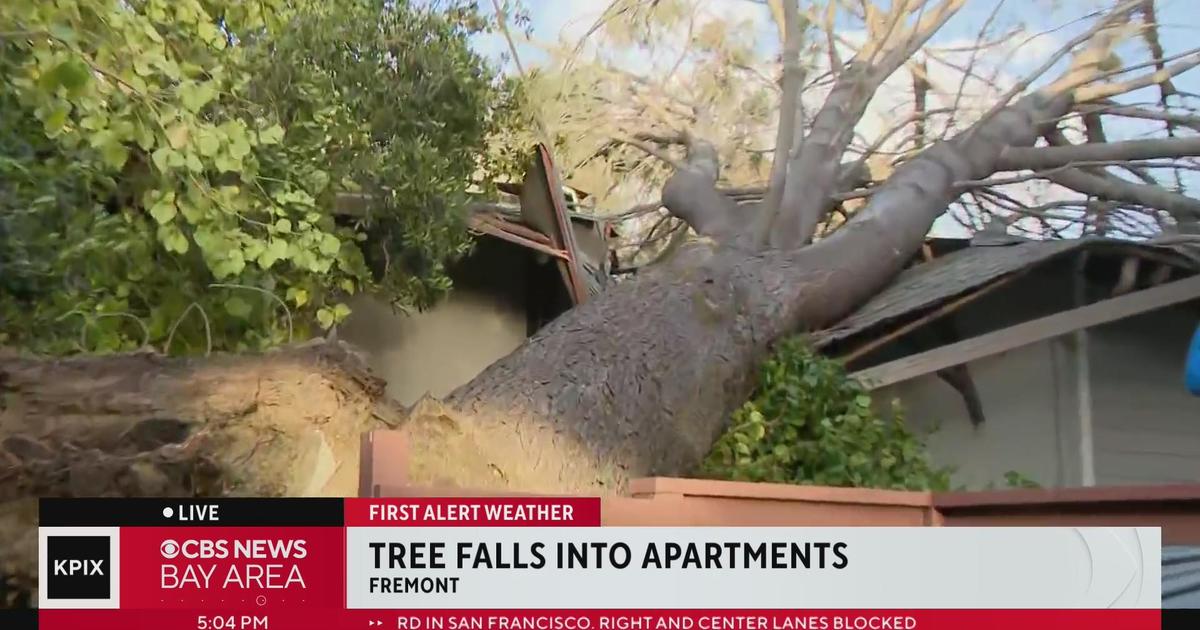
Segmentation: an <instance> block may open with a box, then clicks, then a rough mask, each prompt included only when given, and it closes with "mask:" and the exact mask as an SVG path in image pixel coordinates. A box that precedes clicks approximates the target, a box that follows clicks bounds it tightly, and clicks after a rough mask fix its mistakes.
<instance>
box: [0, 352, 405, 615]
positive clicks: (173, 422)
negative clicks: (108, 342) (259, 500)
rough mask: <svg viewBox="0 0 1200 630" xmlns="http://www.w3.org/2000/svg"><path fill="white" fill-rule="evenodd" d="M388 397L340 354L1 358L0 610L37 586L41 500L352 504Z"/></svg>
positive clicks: (347, 355)
mask: <svg viewBox="0 0 1200 630" xmlns="http://www.w3.org/2000/svg"><path fill="white" fill-rule="evenodd" d="M383 391H384V383H383V382H382V381H381V380H379V379H377V378H375V377H373V376H372V375H371V374H370V373H369V372H368V371H367V370H366V368H365V367H364V364H363V363H362V362H361V361H360V360H359V359H358V358H357V357H356V356H354V355H353V354H352V353H350V352H349V351H348V350H347V348H346V347H344V346H341V345H338V344H325V343H318V344H307V345H304V346H299V347H293V348H288V349H285V350H280V351H277V352H271V353H267V354H265V355H259V356H244V357H240V356H217V357H213V358H211V359H197V360H183V359H169V358H166V357H162V356H159V355H154V354H134V355H123V356H112V357H81V358H71V359H61V360H49V359H34V358H26V357H16V356H0V540H3V541H4V544H3V545H0V596H2V595H4V593H5V590H6V588H7V590H8V592H9V593H10V594H11V593H29V592H31V591H32V590H33V588H34V587H35V586H36V575H37V530H36V522H37V519H36V515H37V504H36V499H35V497H38V496H67V497H70V496H218V495H244V496H281V495H282V496H317V495H326V496H353V495H354V494H355V492H356V489H357V483H358V455H359V444H360V439H361V436H362V433H363V432H365V431H368V430H370V429H371V428H373V427H375V426H378V424H379V420H378V418H379V417H380V416H384V417H386V416H387V415H389V414H390V413H392V409H391V406H390V405H389V403H388V401H387V400H386V399H385V398H384V396H383ZM6 583H7V584H6ZM4 605H5V602H3V601H0V607H4Z"/></svg>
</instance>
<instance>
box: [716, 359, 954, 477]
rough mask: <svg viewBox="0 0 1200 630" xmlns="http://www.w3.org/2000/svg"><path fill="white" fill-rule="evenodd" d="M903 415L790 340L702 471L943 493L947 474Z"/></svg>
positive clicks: (839, 367) (770, 363) (836, 367)
mask: <svg viewBox="0 0 1200 630" xmlns="http://www.w3.org/2000/svg"><path fill="white" fill-rule="evenodd" d="M901 411H902V410H901V409H900V408H899V406H898V405H895V406H894V413H893V415H892V417H891V418H889V419H885V418H883V417H881V416H880V415H879V414H878V413H877V412H876V411H875V410H874V409H873V408H872V401H871V396H870V395H869V394H868V393H867V391H866V390H865V389H864V388H863V387H862V386H861V385H860V384H859V383H858V382H857V381H854V380H853V379H850V378H849V377H848V376H847V375H846V372H845V370H844V369H843V367H842V365H841V364H840V363H838V362H837V361H835V360H833V359H829V358H826V357H823V356H821V355H819V354H816V353H814V352H812V350H811V349H810V348H809V347H808V346H807V345H805V343H804V341H803V339H800V338H794V339H789V340H787V341H785V342H783V343H782V344H780V347H779V348H778V349H777V350H776V351H775V353H774V354H773V355H772V357H771V358H770V359H768V360H767V361H766V362H764V363H763V366H762V368H761V370H760V372H759V384H758V389H757V390H756V391H755V393H754V395H753V396H752V397H751V398H750V400H749V401H748V402H747V403H746V404H744V405H743V406H742V407H741V408H740V409H738V410H737V411H736V412H735V413H734V414H733V419H732V422H731V423H730V427H729V429H728V430H727V431H726V432H725V434H724V435H723V436H722V437H721V438H720V439H719V440H717V443H716V445H714V447H713V451H712V453H710V454H709V456H708V458H707V459H706V460H705V462H704V465H703V467H702V470H703V472H704V473H705V474H707V475H708V476H712V477H716V478H722V479H733V480H739V481H768V482H776V483H803V484H815V485H820V486H851V487H867V488H889V489H897V490H944V489H948V488H949V479H950V471H949V470H948V469H942V468H935V467H933V466H931V465H930V464H929V460H928V459H927V457H926V454H925V445H924V444H923V443H922V442H921V440H920V438H919V436H917V435H915V434H913V433H912V431H910V430H909V429H908V428H907V427H906V426H905V424H904V416H903V413H901Z"/></svg>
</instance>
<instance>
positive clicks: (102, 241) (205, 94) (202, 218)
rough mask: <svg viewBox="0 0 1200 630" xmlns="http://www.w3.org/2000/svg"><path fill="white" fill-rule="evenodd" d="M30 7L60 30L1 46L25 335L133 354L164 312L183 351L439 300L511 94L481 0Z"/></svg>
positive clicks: (4, 164) (3, 255) (29, 26)
mask: <svg viewBox="0 0 1200 630" xmlns="http://www.w3.org/2000/svg"><path fill="white" fill-rule="evenodd" d="M0 4H2V3H0ZM26 5H28V6H29V7H30V8H29V9H25V8H23V7H25V6H26ZM35 5H36V6H35ZM5 6H7V5H5ZM15 6H17V7H19V8H18V9H17V10H18V11H19V14H18V16H17V20H16V23H17V24H18V26H19V27H20V28H19V29H14V30H21V31H30V32H40V33H49V35H50V37H40V38H22V37H14V38H9V39H7V40H5V41H4V44H5V45H4V46H2V47H0V112H2V114H0V181H2V182H4V194H3V195H0V268H2V269H3V273H0V335H3V336H4V339H6V341H5V343H12V344H15V345H21V346H26V347H29V348H31V349H33V350H35V351H38V352H50V353H68V352H80V351H85V352H87V351H112V350H119V349H129V348H131V347H134V346H136V345H138V344H140V343H142V339H143V336H144V333H143V332H142V329H141V325H145V327H146V330H147V331H148V332H149V337H150V342H151V343H155V344H163V343H164V342H165V338H166V336H167V335H168V333H169V331H172V330H174V331H175V335H174V337H173V339H172V343H171V347H170V348H169V349H167V350H169V351H170V352H180V353H186V352H196V351H203V350H205V349H207V348H208V346H209V345H211V346H212V348H213V349H215V350H231V349H232V350H239V349H247V348H263V347H266V346H270V345H272V344H276V343H280V342H282V341H284V340H286V339H287V338H288V336H287V333H288V330H289V328H290V329H293V330H294V332H295V334H296V336H297V337H299V338H303V336H305V335H309V334H314V333H315V332H316V331H317V330H319V328H320V327H322V326H330V325H335V324H336V323H337V322H339V321H342V320H344V319H345V318H346V317H347V316H348V315H349V309H348V308H347V307H346V306H345V304H343V303H342V302H343V300H344V298H345V297H346V296H347V295H349V294H352V293H357V292H359V291H366V290H378V291H381V292H383V293H384V294H386V295H387V297H388V298H390V299H392V300H394V301H396V302H398V303H400V304H404V305H413V306H417V305H425V304H429V303H431V302H432V301H434V300H436V299H438V298H439V297H440V296H442V295H443V294H444V293H445V292H446V291H447V290H448V289H449V286H450V283H449V279H448V278H447V276H446V273H445V262H446V261H447V260H449V259H452V258H454V257H455V256H459V255H462V254H463V253H465V252H466V251H467V249H468V248H469V246H470V239H469V237H468V234H467V232H466V229H465V226H464V225H463V224H462V221H461V218H460V217H459V216H458V213H457V211H456V208H458V207H460V206H461V204H462V203H463V200H464V197H465V190H466V186H467V184H468V182H470V181H471V179H472V177H474V176H475V169H476V165H477V164H478V163H479V160H477V159H476V158H477V157H478V155H479V153H480V152H481V151H482V149H483V147H484V142H485V140H486V137H487V134H488V132H489V124H491V123H490V122H489V121H491V120H492V115H491V112H492V110H493V105H494V103H493V99H494V98H495V97H496V95H497V93H496V92H495V90H494V88H493V86H492V79H493V75H492V74H491V73H490V72H489V71H488V69H487V67H486V65H485V64H484V62H483V60H482V59H480V58H479V57H477V56H475V55H474V53H472V52H471V49H470V47H469V45H468V44H469V42H468V40H467V30H466V29H465V28H464V23H465V20H466V18H467V17H469V14H470V11H469V10H466V9H463V10H461V11H460V10H459V9H455V12H454V13H453V14H443V13H438V12H436V11H434V10H431V9H428V8H418V7H415V6H413V5H412V3H383V4H379V3H362V2H358V1H357V0H332V4H330V3H316V4H313V3H292V2H286V1H285V0H262V1H261V2H253V3H245V2H239V1H238V0H204V2H195V1H194V0H183V1H181V2H166V1H164V0H152V1H149V2H136V3H122V2H116V1H115V0H77V1H75V2H59V3H54V2H49V3H34V4H29V3H24V4H22V3H19V2H18V3H17V5H15ZM6 11H7V9H0V17H11V14H9V13H6ZM230 42H237V45H228V44H229V43H230ZM348 44H352V45H348ZM394 50H402V51H404V54H403V56H402V58H401V59H400V60H399V61H398V62H397V61H395V58H394V57H390V55H392V54H393V52H392V51H394ZM387 59H392V61H384V60H387ZM364 190H371V191H396V192H395V193H394V194H388V193H387V192H384V193H382V194H379V195H377V198H376V200H375V201H373V202H372V207H371V213H370V216H368V217H364V218H363V219H362V220H361V221H358V222H356V223H355V224H354V226H353V227H348V226H347V224H346V222H345V221H344V220H342V219H340V218H335V208H334V200H335V199H336V197H337V195H338V193H341V192H349V191H355V192H359V191H364ZM114 210H115V212H114ZM410 262H411V263H412V264H409V263H410ZM385 268H386V269H388V270H389V273H387V274H386V275H384V276H383V277H382V279H379V278H377V277H376V276H375V274H374V273H372V270H373V269H375V270H382V269H385ZM48 277H52V278H69V279H70V282H69V283H65V284H63V283H58V284H60V285H62V286H52V285H51V284H47V283H46V282H45V281H44V278H48ZM214 285H230V286H232V285H237V286H239V287H243V288H242V289H238V290H237V291H233V290H231V289H229V288H228V287H223V288H214ZM260 292H266V293H267V294H270V295H273V296H276V297H278V298H279V299H280V300H286V302H287V304H288V308H289V309H290V314H291V316H292V317H291V321H290V322H289V321H288V318H287V317H286V316H285V313H284V311H283V309H281V308H276V305H278V302H272V301H271V300H270V299H269V298H267V297H266V295H265V294H264V295H258V293H260ZM260 298H261V299H260ZM269 304H274V305H272V306H270V307H267V306H264V305H269ZM117 312H119V313H121V316H119V317H100V318H97V317H94V316H93V315H92V314H93V313H105V314H107V313H117ZM78 313H87V315H86V316H80V315H78ZM85 319H86V320H87V321H88V322H90V323H88V324H87V325H88V326H89V328H88V334H87V335H83V337H85V338H86V341H85V342H80V338H81V335H80V326H81V324H82V323H83V321H84V320H85ZM101 329H103V330H101ZM160 347H161V346H160Z"/></svg>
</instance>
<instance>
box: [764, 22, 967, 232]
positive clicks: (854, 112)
mask: <svg viewBox="0 0 1200 630" xmlns="http://www.w3.org/2000/svg"><path fill="white" fill-rule="evenodd" d="M964 3H965V0H943V2H941V3H939V4H938V6H937V7H936V8H935V9H934V10H932V11H930V12H929V13H928V14H927V15H924V16H922V18H921V19H920V20H918V22H917V24H916V25H915V26H914V27H912V28H911V29H907V31H906V33H904V36H903V37H897V38H894V39H893V40H892V41H891V42H890V43H888V44H886V45H887V46H889V47H888V48H886V49H885V50H871V47H866V48H864V49H863V51H860V53H859V54H858V55H855V57H854V59H851V60H850V63H849V64H847V66H846V69H845V71H844V72H843V73H842V74H841V76H839V77H838V79H837V82H836V83H835V84H834V86H833V89H832V90H831V91H830V93H829V95H828V96H827V97H826V99H825V103H824V105H823V106H822V107H821V109H820V110H819V111H818V112H817V114H816V116H815V117H814V119H813V124H812V128H811V129H810V130H809V134H808V137H807V138H806V139H805V140H804V142H802V143H800V146H799V147H798V148H797V149H796V155H795V157H794V158H792V160H791V161H790V164H789V165H788V178H787V181H786V182H785V183H784V191H783V199H782V202H781V206H780V207H781V210H780V213H779V217H778V219H777V220H776V221H775V223H774V225H772V226H771V243H770V244H771V246H772V247H777V248H784V247H789V246H791V247H794V246H798V245H803V244H804V243H807V242H808V241H809V240H810V239H811V238H812V235H813V233H814V232H815V230H816V228H817V225H818V224H819V223H820V221H821V219H822V218H823V217H824V215H825V213H826V212H828V210H829V208H830V206H831V204H830V196H831V195H832V194H833V192H834V190H833V188H834V186H835V185H836V181H837V179H836V176H835V174H836V169H837V167H838V164H839V162H840V161H841V156H842V154H843V153H845V151H846V147H847V146H848V145H849V144H850V141H851V139H852V138H853V131H854V127H855V126H856V125H857V124H858V122H859V121H860V120H861V119H862V116H863V114H864V113H865V112H866V108H867V105H868V104H869V103H870V100H871V96H872V95H874V93H875V91H876V90H878V89H879V86H880V85H882V84H883V82H884V81H885V80H887V78H888V77H889V76H891V75H892V73H894V72H895V71H896V70H897V69H898V68H899V67H900V66H902V65H903V64H904V63H905V62H906V61H907V60H908V59H909V58H910V57H911V56H912V54H913V53H914V52H915V51H916V50H918V49H919V48H920V47H921V46H923V45H925V42H927V41H928V40H929V38H930V37H932V36H933V34H934V33H936V32H937V31H938V30H939V29H940V28H941V27H942V26H943V25H944V24H945V23H946V22H947V21H948V20H949V19H950V18H951V17H952V16H953V15H954V14H955V13H957V12H958V10H959V9H960V8H961V7H962V5H963V4H964ZM904 4H905V5H906V6H907V3H904ZM876 52H878V53H879V54H878V55H875V53H876ZM863 53H868V54H867V55H866V56H867V57H876V58H877V59H878V62H877V63H876V64H874V65H871V64H866V63H864V60H863V56H864V55H863Z"/></svg>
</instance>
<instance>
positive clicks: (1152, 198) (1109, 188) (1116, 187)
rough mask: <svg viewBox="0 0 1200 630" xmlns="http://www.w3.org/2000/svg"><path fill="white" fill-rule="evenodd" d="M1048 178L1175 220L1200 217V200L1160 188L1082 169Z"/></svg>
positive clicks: (1057, 173) (1089, 193) (1072, 188)
mask: <svg viewBox="0 0 1200 630" xmlns="http://www.w3.org/2000/svg"><path fill="white" fill-rule="evenodd" d="M1046 179H1048V180H1050V181H1051V182H1054V183H1055V184H1058V185H1059V186H1064V187H1066V188H1070V189H1071V190H1075V191H1078V192H1081V193H1083V194H1085V195H1091V196H1093V197H1101V198H1103V199H1108V200H1112V201H1124V202H1128V203H1135V204H1138V205H1140V206H1145V207H1147V208H1154V209H1156V210H1162V211H1164V212H1167V213H1169V214H1171V215H1172V216H1176V217H1182V216H1186V217H1191V218H1197V217H1200V200H1197V199H1193V198H1191V197H1188V196H1185V195H1180V194H1178V193H1173V192H1171V191H1169V190H1167V189H1165V188H1163V187H1161V186H1148V185H1146V184H1138V183H1134V182H1130V181H1126V180H1123V179H1120V178H1118V177H1114V176H1112V175H1104V176H1096V175H1092V174H1090V173H1085V172H1083V171H1081V170H1079V169H1065V170H1062V171H1059V172H1055V173H1052V174H1049V175H1048V176H1047V177H1046Z"/></svg>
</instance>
